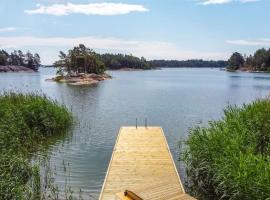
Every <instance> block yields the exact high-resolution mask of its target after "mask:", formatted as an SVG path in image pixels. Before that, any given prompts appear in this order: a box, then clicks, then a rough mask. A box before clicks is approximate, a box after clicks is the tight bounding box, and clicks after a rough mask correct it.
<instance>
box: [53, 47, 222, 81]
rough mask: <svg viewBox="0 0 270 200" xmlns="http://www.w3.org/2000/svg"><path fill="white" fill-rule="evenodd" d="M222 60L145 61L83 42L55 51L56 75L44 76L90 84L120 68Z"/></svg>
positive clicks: (203, 64) (215, 64)
mask: <svg viewBox="0 0 270 200" xmlns="http://www.w3.org/2000/svg"><path fill="white" fill-rule="evenodd" d="M226 65H227V62H226V61H203V60H188V61H175V60H168V61H165V60H153V61H147V60H146V59H145V58H144V57H141V58H138V57H135V56H132V55H124V54H109V53H105V54H98V53H96V52H95V51H93V50H92V49H90V48H88V47H86V46H85V45H84V44H79V46H75V47H73V48H72V49H70V50H68V53H64V52H63V51H60V52H59V60H57V61H56V62H55V63H54V64H53V66H55V67H56V68H57V69H58V70H57V76H56V77H54V78H52V79H48V81H56V82H61V83H67V84H70V85H93V84H97V83H98V82H99V81H103V80H107V79H110V78H111V76H110V75H108V74H106V73H105V71H106V70H107V69H109V70H121V71H140V70H150V69H160V68H161V67H162V66H165V67H170V66H174V67H184V66H188V67H195V66H197V67H206V66H208V67H211V66H212V67H225V66H226Z"/></svg>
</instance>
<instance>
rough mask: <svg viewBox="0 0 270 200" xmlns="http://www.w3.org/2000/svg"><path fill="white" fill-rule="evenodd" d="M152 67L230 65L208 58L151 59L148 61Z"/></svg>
mask: <svg viewBox="0 0 270 200" xmlns="http://www.w3.org/2000/svg"><path fill="white" fill-rule="evenodd" d="M148 63H149V65H150V67H153V68H156V67H157V68H164V67H168V68H169V67H170V68H178V67H179V68H180V67H199V68H200V67H201V68H203V67H210V68H225V67H226V66H227V65H228V62H227V61H223V60H219V61H213V60H210V61H207V60H201V59H200V60H182V61H180V60H151V61H148Z"/></svg>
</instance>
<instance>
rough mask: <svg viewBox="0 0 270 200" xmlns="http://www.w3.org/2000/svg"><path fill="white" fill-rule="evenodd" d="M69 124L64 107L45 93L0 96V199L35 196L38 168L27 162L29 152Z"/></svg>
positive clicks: (38, 188) (62, 130)
mask: <svg viewBox="0 0 270 200" xmlns="http://www.w3.org/2000/svg"><path fill="white" fill-rule="evenodd" d="M71 123H72V115H71V113H70V112H69V111H68V110H67V108H66V107H64V106H63V105H59V104H58V103H57V102H56V101H53V100H51V99H49V98H47V97H46V96H45V95H37V94H19V93H13V92H9V93H4V94H3V95H1V96H0V199H36V198H37V196H36V195H38V194H39V193H40V191H39V190H40V185H39V184H40V182H39V169H38V168H37V166H32V165H31V162H30V159H31V155H32V153H34V152H36V151H37V149H38V146H39V145H40V144H41V143H42V142H43V141H45V140H47V139H49V138H50V137H51V136H53V135H55V134H59V133H63V132H64V131H65V130H66V129H67V128H68V127H69V126H70V125H71Z"/></svg>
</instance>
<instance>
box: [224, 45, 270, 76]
mask: <svg viewBox="0 0 270 200" xmlns="http://www.w3.org/2000/svg"><path fill="white" fill-rule="evenodd" d="M227 69H228V70H230V71H235V70H239V69H240V70H248V71H269V72H270V48H269V49H268V50H266V49H264V48H262V49H258V50H257V51H256V52H255V53H254V54H253V55H249V56H245V55H244V56H243V55H242V54H240V53H238V52H234V53H233V54H232V56H231V57H230V59H229V60H228V66H227Z"/></svg>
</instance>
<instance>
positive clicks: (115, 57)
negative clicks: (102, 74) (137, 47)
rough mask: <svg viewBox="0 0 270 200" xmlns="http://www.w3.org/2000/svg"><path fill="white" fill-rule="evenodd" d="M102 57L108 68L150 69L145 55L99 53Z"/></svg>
mask: <svg viewBox="0 0 270 200" xmlns="http://www.w3.org/2000/svg"><path fill="white" fill-rule="evenodd" d="M99 57H100V59H101V60H102V62H103V63H104V64H105V66H106V68H107V69H121V68H134V69H150V68H151V67H150V64H149V62H147V61H146V59H145V58H144V57H141V58H138V57H135V56H132V55H124V54H109V53H106V54H99Z"/></svg>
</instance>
